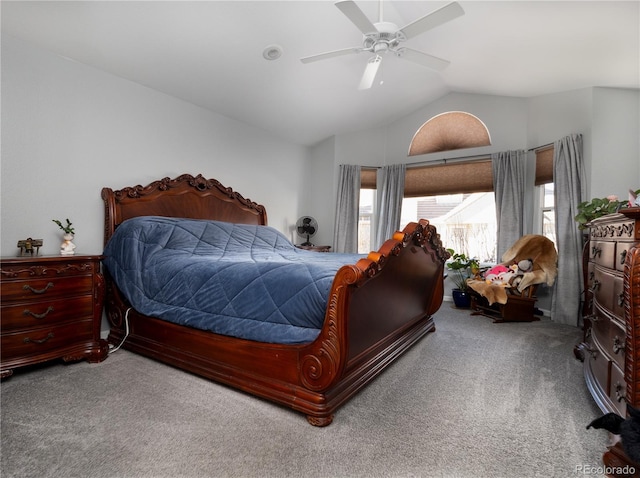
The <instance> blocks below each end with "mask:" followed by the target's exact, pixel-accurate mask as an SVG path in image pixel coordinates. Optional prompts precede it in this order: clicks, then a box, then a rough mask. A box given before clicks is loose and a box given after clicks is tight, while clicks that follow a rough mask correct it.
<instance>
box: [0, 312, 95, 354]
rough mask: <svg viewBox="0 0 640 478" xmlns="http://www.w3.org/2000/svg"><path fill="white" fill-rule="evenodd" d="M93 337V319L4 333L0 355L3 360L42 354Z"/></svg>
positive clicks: (89, 339)
mask: <svg viewBox="0 0 640 478" xmlns="http://www.w3.org/2000/svg"><path fill="white" fill-rule="evenodd" d="M92 339H93V320H92V319H87V320H83V321H78V322H74V323H71V324H65V325H59V326H52V327H43V328H39V329H35V328H34V329H32V330H28V331H22V332H15V333H11V334H2V342H1V344H0V346H1V347H2V348H1V349H0V357H2V360H7V359H11V358H14V357H25V356H32V355H40V354H43V353H47V352H49V351H53V350H56V349H58V348H63V347H68V346H69V344H73V343H80V342H82V341H91V340H92Z"/></svg>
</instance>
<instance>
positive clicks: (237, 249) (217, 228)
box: [104, 216, 362, 344]
mask: <svg viewBox="0 0 640 478" xmlns="http://www.w3.org/2000/svg"><path fill="white" fill-rule="evenodd" d="M104 255H105V259H104V265H105V267H106V268H107V270H108V272H109V274H110V275H111V277H112V278H113V280H114V281H115V283H116V284H117V286H118V288H119V289H120V291H121V292H122V293H123V294H124V296H125V297H126V298H127V300H128V301H129V302H130V303H131V305H132V306H133V307H134V308H135V309H136V310H137V311H138V312H141V313H143V314H145V315H149V316H153V317H158V318H161V319H165V320H168V321H171V322H175V323H177V324H181V325H187V326H191V327H195V328H198V329H203V330H209V331H212V332H215V333H217V334H223V335H229V336H234V337H239V338H243V339H249V340H256V341H260V342H269V343H282V344H301V343H308V342H311V341H313V340H314V339H315V338H316V337H317V335H318V333H319V331H320V328H321V327H322V324H323V321H324V315H325V310H326V306H327V299H328V295H329V290H330V288H331V284H332V282H333V278H334V276H335V274H336V272H337V271H338V269H339V268H340V267H341V266H342V265H344V264H354V263H355V262H356V261H357V260H358V259H359V258H360V257H362V256H359V255H355V254H335V253H318V252H312V251H306V250H301V249H298V248H296V247H295V246H294V245H293V244H292V243H291V242H290V241H289V240H288V239H287V238H286V237H285V236H284V235H282V234H281V233H280V232H278V231H277V230H275V229H273V228H271V227H267V226H253V225H245V224H231V223H226V222H219V221H201V220H191V219H176V218H166V217H156V216H146V217H139V218H134V219H129V220H127V221H125V222H123V223H122V224H121V225H120V226H119V227H118V228H117V230H116V232H115V234H114V235H113V236H112V237H111V239H110V240H109V242H108V244H107V246H106V248H105V251H104Z"/></svg>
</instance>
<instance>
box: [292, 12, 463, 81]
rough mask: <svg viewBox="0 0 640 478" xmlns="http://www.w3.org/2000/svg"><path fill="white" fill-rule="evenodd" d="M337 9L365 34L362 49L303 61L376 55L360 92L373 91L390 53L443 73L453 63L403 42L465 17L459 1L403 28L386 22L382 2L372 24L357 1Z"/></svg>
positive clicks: (333, 52)
mask: <svg viewBox="0 0 640 478" xmlns="http://www.w3.org/2000/svg"><path fill="white" fill-rule="evenodd" d="M335 5H336V7H338V9H339V10H340V11H341V12H342V13H343V14H344V15H345V16H346V17H347V18H348V19H349V20H350V21H351V23H353V24H354V25H355V26H356V28H358V30H360V31H361V32H362V34H363V35H364V37H363V39H362V46H354V47H350V48H343V49H341V50H334V51H329V52H326V53H320V54H317V55H312V56H307V57H305V58H301V59H300V61H302V63H310V62H313V61H318V60H325V59H327V58H334V57H336V56H342V55H350V54H353V53H361V52H367V53H369V54H372V55H373V56H371V57H370V58H369V60H368V62H367V65H366V67H365V71H364V75H363V76H362V79H361V81H360V86H359V87H358V89H360V90H366V89H368V88H371V86H372V85H373V82H374V80H375V77H376V74H377V72H378V69H379V68H380V64H381V63H382V55H384V54H385V53H386V52H388V51H390V52H392V53H393V54H394V55H396V56H397V57H400V58H404V59H405V60H409V61H412V62H414V63H418V64H420V65H422V66H425V67H427V68H430V69H432V70H436V71H441V70H443V69H444V68H445V67H446V66H447V65H449V62H448V61H447V60H443V59H442V58H438V57H435V56H433V55H429V54H428V53H424V52H421V51H418V50H414V49H412V48H408V47H406V46H403V45H402V43H404V42H405V41H407V40H409V39H410V38H413V37H415V36H417V35H420V34H421V33H424V32H426V31H428V30H431V29H432V28H435V27H437V26H440V25H442V24H443V23H446V22H448V21H451V20H453V19H454V18H457V17H459V16H461V15H464V10H463V9H462V7H460V5H459V4H458V3H456V2H452V3H449V4H448V5H445V6H444V7H442V8H440V9H438V10H436V11H434V12H431V13H429V14H427V15H425V16H423V17H421V18H418V19H417V20H414V21H413V22H411V23H409V24H408V25H405V26H404V27H402V28H398V26H397V25H396V24H394V23H391V22H386V21H384V20H383V18H382V0H380V2H379V21H378V22H377V23H372V22H371V20H369V18H367V16H366V15H365V14H364V13H363V12H362V10H360V7H358V6H357V5H356V4H355V2H353V0H342V1H339V2H336V4H335Z"/></svg>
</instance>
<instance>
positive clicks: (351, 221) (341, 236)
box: [333, 164, 360, 253]
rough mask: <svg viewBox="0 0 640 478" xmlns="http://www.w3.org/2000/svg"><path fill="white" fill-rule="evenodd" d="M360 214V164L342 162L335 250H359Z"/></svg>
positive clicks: (334, 234)
mask: <svg viewBox="0 0 640 478" xmlns="http://www.w3.org/2000/svg"><path fill="white" fill-rule="evenodd" d="M359 214H360V166H357V165H351V164H341V165H340V172H339V175H338V197H337V200H336V222H335V227H334V232H333V248H334V251H335V252H348V253H357V252H358V216H359Z"/></svg>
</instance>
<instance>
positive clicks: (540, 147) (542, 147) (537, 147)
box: [527, 143, 554, 152]
mask: <svg viewBox="0 0 640 478" xmlns="http://www.w3.org/2000/svg"><path fill="white" fill-rule="evenodd" d="M549 146H554V143H547V144H543V145H542V146H536V147H535V148H531V149H528V150H527V151H528V152H531V151H536V150H538V149H544V148H548V147H549Z"/></svg>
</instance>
